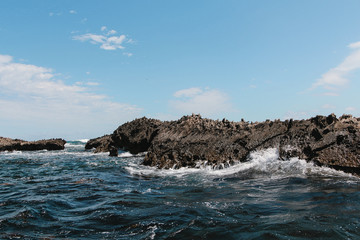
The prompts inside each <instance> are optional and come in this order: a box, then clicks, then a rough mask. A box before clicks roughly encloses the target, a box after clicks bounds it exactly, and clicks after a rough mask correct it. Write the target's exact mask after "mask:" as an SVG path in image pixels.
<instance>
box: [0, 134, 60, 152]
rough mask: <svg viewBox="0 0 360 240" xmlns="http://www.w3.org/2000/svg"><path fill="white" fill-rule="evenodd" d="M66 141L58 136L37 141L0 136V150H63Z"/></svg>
mask: <svg viewBox="0 0 360 240" xmlns="http://www.w3.org/2000/svg"><path fill="white" fill-rule="evenodd" d="M65 143H66V141H65V140H63V139H60V138H57V139H46V140H39V141H24V140H20V139H11V138H4V137H0V151H37V150H63V149H64V148H65Z"/></svg>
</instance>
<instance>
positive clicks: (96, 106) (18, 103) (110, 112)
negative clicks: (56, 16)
mask: <svg viewBox="0 0 360 240" xmlns="http://www.w3.org/2000/svg"><path fill="white" fill-rule="evenodd" d="M56 76H57V74H54V73H53V70H52V69H49V68H44V67H39V66H35V65H30V64H23V63H16V62H14V61H13V58H12V57H11V56H7V55H0V96H1V97H0V116H1V121H0V122H7V123H8V124H10V125H11V126H8V127H7V129H11V127H14V126H15V125H16V124H17V123H18V125H19V126H21V125H24V124H29V125H31V126H32V127H31V128H30V129H27V131H29V134H30V132H31V131H34V132H35V131H36V132H40V131H41V129H46V128H48V129H51V130H49V131H48V132H46V133H47V134H57V137H66V136H69V137H70V136H77V135H79V134H81V133H87V134H94V136H96V134H104V133H106V131H112V130H113V128H115V127H117V124H119V123H121V122H124V121H128V120H132V119H133V118H134V117H137V116H138V114H139V113H140V112H141V109H139V108H138V107H136V106H132V105H129V104H124V103H118V102H114V101H111V100H110V99H109V98H108V97H107V96H106V95H99V94H95V93H92V92H91V89H89V87H91V86H93V85H96V84H93V83H87V84H84V85H81V86H80V85H78V84H75V85H69V84H66V83H64V82H63V81H61V80H58V79H57V77H56ZM86 86H87V87H86ZM110 126H111V127H110ZM2 127H4V125H2ZM5 127H6V126H5ZM104 128H109V129H106V131H105V129H104ZM4 130H5V129H3V130H2V132H4ZM95 133H96V134H95ZM2 134H5V132H4V133H2ZM33 134H34V133H33ZM24 135H26V134H25V133H24ZM52 136H53V135H52ZM79 137H81V136H79ZM84 137H85V136H84Z"/></svg>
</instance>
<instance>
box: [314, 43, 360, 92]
mask: <svg viewBox="0 0 360 240" xmlns="http://www.w3.org/2000/svg"><path fill="white" fill-rule="evenodd" d="M348 47H349V48H350V49H353V51H352V52H351V53H350V55H349V56H347V57H346V58H345V59H344V61H343V62H341V63H340V64H339V65H338V66H336V67H335V68H332V69H330V70H329V71H328V72H326V73H324V74H323V75H322V76H321V78H320V79H318V80H317V81H316V82H315V83H314V84H313V85H312V87H311V89H312V90H313V89H315V88H318V87H322V88H324V89H326V90H330V91H336V90H338V88H339V87H343V86H346V85H347V84H348V83H349V80H348V78H347V77H348V75H349V73H351V72H352V71H354V70H357V69H359V68H360V42H355V43H351V44H349V46H348ZM335 94H336V93H332V95H335Z"/></svg>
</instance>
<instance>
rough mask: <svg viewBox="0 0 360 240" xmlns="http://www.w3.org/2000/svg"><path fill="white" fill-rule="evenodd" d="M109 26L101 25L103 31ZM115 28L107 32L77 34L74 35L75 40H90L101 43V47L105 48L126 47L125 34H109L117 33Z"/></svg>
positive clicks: (93, 42)
mask: <svg viewBox="0 0 360 240" xmlns="http://www.w3.org/2000/svg"><path fill="white" fill-rule="evenodd" d="M106 29H107V28H106V26H102V27H101V31H105V30H106ZM115 33H116V31H115V30H110V31H108V32H107V33H106V34H92V33H86V34H83V35H77V36H74V37H73V40H78V41H81V42H87V41H89V42H90V43H92V44H95V45H97V44H98V45H100V48H101V49H104V50H116V49H124V48H125V47H124V46H123V43H124V42H125V40H126V36H125V35H119V36H109V35H113V34H115Z"/></svg>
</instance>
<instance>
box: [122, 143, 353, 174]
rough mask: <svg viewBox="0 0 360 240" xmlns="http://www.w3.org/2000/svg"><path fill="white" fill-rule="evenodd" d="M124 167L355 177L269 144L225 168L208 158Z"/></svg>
mask: <svg viewBox="0 0 360 240" xmlns="http://www.w3.org/2000/svg"><path fill="white" fill-rule="evenodd" d="M125 169H126V170H127V171H128V172H129V173H130V174H132V175H145V176H175V177H183V176H186V175H193V174H197V175H199V174H200V175H202V176H204V177H226V176H234V175H236V176H241V175H247V174H255V175H265V176H267V177H270V178H283V177H291V176H296V177H307V176H314V175H316V176H340V177H352V175H351V174H348V173H344V172H342V171H337V170H334V169H331V168H328V167H319V166H316V165H314V164H313V163H312V162H307V161H305V160H302V159H299V158H291V159H288V160H284V161H283V160H279V153H278V150H277V149H275V148H269V149H266V150H261V151H255V152H252V153H251V154H250V155H249V158H248V161H246V162H241V163H240V162H239V163H237V164H235V165H232V166H230V165H229V166H228V167H226V166H225V167H223V168H222V169H218V168H213V167H212V166H208V165H206V163H205V162H202V163H199V164H198V167H197V168H180V169H157V168H155V167H148V166H142V165H139V164H138V163H135V162H134V163H129V165H128V166H127V167H125Z"/></svg>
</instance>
